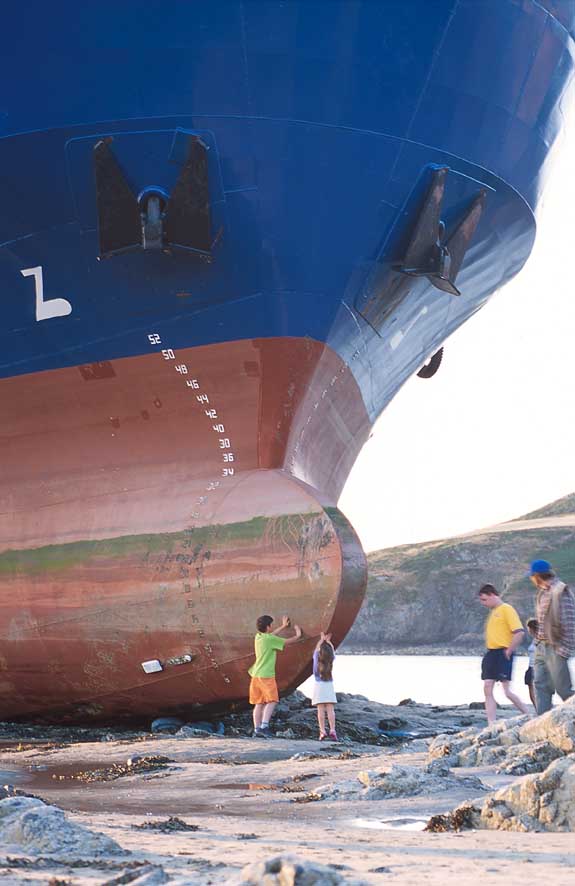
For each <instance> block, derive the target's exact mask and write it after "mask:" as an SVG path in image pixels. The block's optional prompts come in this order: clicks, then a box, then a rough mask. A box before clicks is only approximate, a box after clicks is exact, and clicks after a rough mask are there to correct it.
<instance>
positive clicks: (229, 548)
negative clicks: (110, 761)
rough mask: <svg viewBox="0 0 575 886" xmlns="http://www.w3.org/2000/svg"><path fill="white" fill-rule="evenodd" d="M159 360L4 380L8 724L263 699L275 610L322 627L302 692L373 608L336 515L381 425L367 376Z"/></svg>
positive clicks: (340, 367)
mask: <svg viewBox="0 0 575 886" xmlns="http://www.w3.org/2000/svg"><path fill="white" fill-rule="evenodd" d="M150 351H151V353H150V354H149V355H145V356H142V357H134V358H125V359H122V360H116V361H114V362H113V363H104V364H94V365H92V366H82V367H71V368H67V369H60V370H55V371H49V372H44V373H41V374H37V375H33V376H22V377H18V378H12V379H6V380H3V381H1V382H0V396H1V401H2V404H3V418H4V421H3V425H4V429H8V430H4V431H3V434H2V437H1V439H0V447H1V448H0V456H1V459H2V465H3V476H2V481H1V484H0V491H1V505H0V619H1V622H0V623H1V630H2V648H1V651H0V669H1V671H0V705H1V710H2V716H3V718H4V719H7V718H10V717H35V718H38V717H40V716H41V717H43V718H46V719H52V720H64V719H67V720H69V721H71V720H76V721H86V720H88V719H91V720H102V721H105V720H109V719H113V718H116V719H117V718H131V719H134V718H136V719H137V718H149V717H153V716H157V715H160V714H185V715H187V716H190V715H193V714H194V712H198V713H199V712H200V711H201V710H202V709H205V708H206V707H208V708H212V709H214V708H215V709H222V710H223V709H226V708H229V707H230V706H232V705H234V704H238V703H242V702H245V700H246V698H247V691H248V684H249V677H248V674H247V669H248V667H249V666H250V664H251V663H252V661H253V635H254V631H255V620H256V618H257V617H258V615H261V614H264V613H268V614H271V615H273V616H275V617H276V618H280V617H281V616H282V615H283V614H284V613H288V614H289V615H290V616H291V618H292V620H293V621H294V622H298V623H299V624H301V626H302V628H303V631H304V635H305V638H304V640H303V641H302V642H301V643H298V644H296V645H295V646H292V647H290V648H288V649H287V650H286V651H285V652H284V653H283V654H282V655H281V656H280V657H279V658H278V682H279V685H280V689H281V690H282V691H287V690H288V689H291V688H293V687H295V686H296V685H297V684H298V683H299V682H300V681H301V680H302V679H304V678H305V677H306V676H307V674H308V673H309V670H310V659H311V653H312V651H313V647H314V645H315V643H316V642H317V637H318V634H319V632H320V631H321V630H331V631H332V632H333V634H334V637H335V639H336V641H337V642H340V641H341V640H342V639H343V637H344V636H345V633H346V632H347V630H348V629H349V627H350V626H351V624H352V622H353V619H354V617H355V615H356V613H357V611H358V609H359V607H360V605H361V602H362V599H363V594H364V590H365V583H366V564H365V557H364V555H363V552H362V549H361V545H360V543H359V541H358V539H357V537H356V536H355V533H354V532H353V530H352V528H351V527H350V525H349V523H348V522H347V521H346V520H345V518H344V517H343V516H342V514H341V513H340V512H339V511H338V510H337V508H336V507H335V502H336V501H337V496H338V495H339V492H340V490H341V487H342V485H343V483H344V482H345V478H346V476H347V473H348V472H349V469H350V467H351V464H352V463H353V460H354V459H355V457H356V455H357V452H358V451H359V448H360V447H361V445H362V443H363V442H364V440H365V438H366V436H367V434H368V432H369V422H368V419H367V415H366V412H365V408H364V406H363V401H362V398H361V396H360V394H359V390H358V387H357V385H356V383H355V381H354V379H353V377H352V375H351V373H350V371H349V369H348V368H347V367H346V366H345V365H344V364H341V362H340V361H339V360H338V359H337V357H336V356H335V355H334V354H333V352H331V351H330V350H329V349H328V348H326V347H325V346H324V345H320V344H318V343H316V342H313V341H311V340H308V339H306V340H297V339H274V340H262V341H242V342H236V343H231V344H219V345H212V346H204V347H201V348H196V349H190V350H185V351H183V350H182V351H178V352H174V351H172V350H171V349H170V348H169V342H168V343H166V342H157V343H152V342H151V343H150ZM186 656H189V657H191V660H190V661H188V660H185V657H186ZM182 659H184V660H182ZM150 660H159V661H160V662H161V664H162V667H163V669H162V670H161V671H158V672H156V673H145V672H144V669H143V668H142V664H143V663H144V662H147V661H150ZM178 660H179V661H178Z"/></svg>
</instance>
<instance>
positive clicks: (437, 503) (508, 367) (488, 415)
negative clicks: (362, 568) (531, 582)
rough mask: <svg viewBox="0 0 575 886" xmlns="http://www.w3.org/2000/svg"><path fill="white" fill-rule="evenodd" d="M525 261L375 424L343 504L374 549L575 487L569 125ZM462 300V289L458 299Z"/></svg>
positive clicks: (572, 144) (483, 522)
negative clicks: (429, 371)
mask: <svg viewBox="0 0 575 886" xmlns="http://www.w3.org/2000/svg"><path fill="white" fill-rule="evenodd" d="M537 221H538V233H537V238H536V241H535V246H534V248H533V251H532V253H531V256H530V258H529V259H528V261H527V263H526V265H525V266H524V268H523V270H522V271H520V273H519V274H518V275H517V276H516V277H515V278H514V279H513V280H512V281H511V282H510V283H509V284H508V285H507V286H506V287H504V289H502V290H500V291H499V292H497V293H495V294H494V295H493V296H492V297H491V299H490V301H489V303H488V304H487V305H486V306H485V307H484V308H482V309H481V310H480V311H479V312H478V313H477V314H476V315H475V316H474V317H472V318H471V319H470V320H468V321H467V323H465V324H464V325H463V326H462V327H460V329H459V330H457V331H456V332H455V333H454V334H453V335H452V336H451V338H450V339H448V340H447V342H446V343H445V351H444V355H443V362H442V365H441V367H440V368H439V371H438V373H437V375H435V376H434V377H433V378H432V379H428V380H426V379H420V378H416V377H412V378H411V379H410V380H409V381H408V382H407V383H406V384H405V385H404V387H403V388H402V390H401V391H400V392H399V394H398V395H397V396H396V397H395V399H394V400H393V401H392V402H391V404H390V405H389V406H388V408H387V409H386V410H385V412H384V413H383V415H382V416H381V417H380V419H379V421H378V422H377V424H376V426H375V428H374V432H373V436H372V437H371V439H370V440H369V441H368V442H367V443H366V445H365V446H364V448H363V450H362V452H361V454H360V456H359V458H358V460H357V462H356V464H355V466H354V468H353V470H352V472H351V474H350V477H349V479H348V482H347V484H346V486H345V489H344V491H343V493H342V496H341V499H340V502H339V507H340V508H341V510H342V511H343V513H344V514H345V515H346V516H347V517H348V518H349V519H350V520H351V522H352V524H353V526H354V527H355V529H356V531H357V533H358V534H359V537H360V539H361V541H362V543H363V546H364V548H365V550H366V551H373V550H377V549H379V548H384V547H390V546H393V545H399V544H406V543H408V542H417V541H425V540H430V539H435V538H445V537H449V536H453V535H458V534H461V533H465V532H467V531H469V530H472V529H478V528H481V527H483V526H490V525H493V524H495V523H500V522H503V521H505V520H509V519H512V518H514V517H518V516H520V515H521V514H524V513H526V512H528V511H531V510H534V509H535V508H538V507H541V506H542V505H545V504H547V503H548V502H551V501H553V500H554V499H557V498H561V496H563V495H567V494H568V493H571V492H575V396H574V394H575V126H573V125H570V127H569V131H568V133H565V134H564V135H563V136H562V138H561V141H560V143H559V144H558V146H557V147H556V150H555V154H554V159H553V163H552V165H551V169H550V175H549V180H548V182H547V186H546V189H545V192H544V197H543V200H542V202H541V204H540V206H539V209H538V213H537ZM463 297H464V296H463Z"/></svg>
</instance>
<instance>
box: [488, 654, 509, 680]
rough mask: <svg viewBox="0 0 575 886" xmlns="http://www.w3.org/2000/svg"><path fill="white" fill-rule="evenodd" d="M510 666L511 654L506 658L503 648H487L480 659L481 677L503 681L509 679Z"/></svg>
mask: <svg viewBox="0 0 575 886" xmlns="http://www.w3.org/2000/svg"><path fill="white" fill-rule="evenodd" d="M512 668H513V656H511V658H507V656H506V655H505V650H504V649H488V650H487V652H486V653H485V655H484V656H483V659H482V661H481V679H482V680H499V681H501V682H502V683H505V682H507V681H509V680H511V671H512Z"/></svg>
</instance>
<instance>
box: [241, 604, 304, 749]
mask: <svg viewBox="0 0 575 886" xmlns="http://www.w3.org/2000/svg"><path fill="white" fill-rule="evenodd" d="M273 621H274V620H273V618H272V617H271V615H260V617H259V618H258V620H257V622H256V627H257V629H258V632H257V634H256V636H255V639H254V648H255V653H256V660H255V662H254V664H253V665H252V666H251V668H250V669H249V671H248V673H249V675H250V677H251V678H252V679H251V682H250V704H253V705H254V713H253V717H254V733H253V734H254V738H267V737H268V736H269V735H270V720H271V717H272V714H273V712H274V710H275V707H276V704H277V703H278V701H279V694H278V687H277V683H276V655H277V653H278V652H282V651H283V649H284V647H285V646H289V645H290V644H291V643H296V642H297V641H298V640H299V638H300V637H301V628H300V627H299V626H298V625H294V631H295V635H294V636H293V637H289V638H288V639H286V638H285V637H278V634H279V633H280V632H281V631H283V630H285V629H286V628H289V626H290V624H291V623H290V620H289V618H288V616H287V615H284V617H283V618H282V623H281V626H280V627H279V628H277V630H275V631H272V624H273Z"/></svg>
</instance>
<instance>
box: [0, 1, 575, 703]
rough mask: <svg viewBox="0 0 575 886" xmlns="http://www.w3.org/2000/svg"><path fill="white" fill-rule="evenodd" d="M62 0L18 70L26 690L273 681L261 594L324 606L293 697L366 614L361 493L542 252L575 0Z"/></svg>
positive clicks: (164, 695) (15, 634)
mask: <svg viewBox="0 0 575 886" xmlns="http://www.w3.org/2000/svg"><path fill="white" fill-rule="evenodd" d="M62 5H63V8H64V12H63V15H62V17H61V18H59V19H56V17H54V16H52V15H48V14H47V11H46V10H45V9H44V7H43V6H42V5H41V4H38V5H37V8H36V4H32V6H33V7H34V8H33V9H32V10H31V9H27V10H26V11H25V13H24V12H23V11H20V10H18V9H11V11H10V13H9V14H8V15H7V20H6V23H5V25H6V26H5V36H4V41H5V47H4V49H5V51H4V53H3V56H2V60H1V61H0V67H1V66H3V68H2V71H3V76H4V82H6V83H10V88H9V89H8V90H7V92H6V95H5V96H4V100H3V102H2V103H0V175H1V177H2V195H3V202H2V212H1V213H0V299H1V301H0V305H1V307H2V311H3V324H2V327H1V328H0V403H1V405H2V426H1V431H0V463H1V465H2V473H1V477H0V631H1V636H2V649H1V654H0V703H1V705H2V710H3V716H5V717H33V718H39V717H45V718H50V719H54V720H63V719H68V720H74V719H75V720H77V721H85V720H87V719H92V720H106V719H111V718H114V719H117V718H121V717H127V718H132V719H133V718H138V717H140V718H142V717H152V716H155V715H159V714H174V713H177V714H181V715H185V716H194V715H195V713H196V712H199V711H202V710H205V709H206V708H209V709H217V710H221V709H224V708H226V707H229V706H230V705H232V706H233V705H236V704H242V703H243V704H245V701H246V695H247V688H248V675H247V669H248V667H249V665H250V663H251V662H252V660H253V632H254V624H255V619H256V618H257V616H259V615H261V614H263V613H264V612H268V613H270V614H272V615H275V616H276V618H279V617H280V616H281V615H282V614H283V613H284V612H286V611H287V612H289V614H290V616H291V617H292V619H293V620H295V621H297V622H299V623H301V625H302V628H303V629H304V639H303V640H302V641H301V643H299V644H297V645H295V646H294V647H290V648H289V650H287V651H286V652H285V654H284V655H283V656H282V657H281V665H280V667H279V670H278V682H279V685H280V689H281V691H282V692H285V691H287V690H288V689H291V688H293V687H294V686H296V685H298V683H299V682H300V681H301V680H302V679H304V678H305V677H306V676H307V675H308V673H309V667H310V658H311V653H312V650H313V648H314V646H315V643H316V642H317V637H318V635H319V633H320V631H321V630H330V631H332V632H333V634H334V638H335V640H336V642H338V643H339V642H340V641H341V640H342V639H343V637H344V636H345V634H346V632H347V630H348V629H349V627H350V626H351V624H352V622H353V619H354V617H355V615H356V613H357V611H358V608H359V606H360V605H361V601H362V598H363V594H364V590H365V584H366V563H365V557H364V554H363V552H362V549H361V544H360V542H359V540H358V539H357V537H356V535H355V533H354V531H353V529H352V527H351V526H350V525H349V523H348V522H347V520H346V519H345V517H344V516H343V515H342V514H341V513H340V512H339V510H338V508H337V502H338V498H339V495H340V492H341V490H342V488H343V485H344V483H345V481H346V478H347V476H348V474H349V471H350V469H351V466H352V465H353V463H354V461H355V459H356V457H357V455H358V453H359V451H360V449H361V447H362V445H363V443H364V442H365V440H366V439H367V437H368V436H369V433H370V430H371V428H372V426H373V424H374V422H375V421H376V420H377V417H378V416H379V415H380V414H381V412H382V410H383V409H384V408H385V406H386V405H387V404H388V403H389V402H390V400H391V399H392V397H393V396H394V395H395V394H396V393H397V391H398V390H399V388H400V387H401V385H402V384H403V383H404V382H405V380H406V379H407V378H409V377H410V375H412V374H413V373H414V372H415V371H416V370H418V369H419V367H420V366H421V365H422V364H423V363H424V361H426V360H427V359H428V358H429V357H430V355H432V354H434V353H435V352H436V351H437V349H438V348H439V347H440V346H441V345H442V343H443V342H444V340H445V339H446V338H447V337H448V336H449V334H450V333H451V332H453V331H454V330H455V329H456V328H457V327H458V326H459V325H461V323H463V322H464V321H465V320H466V319H467V318H469V317H470V316H471V315H472V314H473V313H475V311H477V310H478V309H479V308H480V307H481V306H482V305H483V304H484V303H485V302H486V300H487V299H488V298H489V297H490V295H492V293H493V292H494V291H496V290H497V289H498V288H499V287H500V286H502V285H504V284H505V282H506V281H507V280H509V279H510V278H511V277H512V276H513V275H514V274H516V273H517V272H518V271H519V270H520V268H521V267H522V265H523V264H524V262H525V261H526V259H527V257H528V255H529V252H530V250H531V247H532V243H533V239H534V236H535V222H534V214H533V213H534V209H535V207H536V203H537V200H538V196H539V193H540V190H541V186H542V181H543V176H544V172H545V169H546V164H547V159H548V155H549V151H550V147H551V146H552V145H553V142H554V141H555V138H556V135H557V131H558V127H559V122H560V117H561V111H562V108H563V107H564V105H565V104H566V103H567V101H568V97H569V96H570V94H571V93H570V92H569V89H570V85H572V74H573V56H574V51H573V37H572V34H573V20H574V19H575V15H570V14H569V10H568V9H567V8H563V7H562V5H561V4H560V3H559V4H558V3H556V2H552V0H549V2H544V3H534V2H530V0H522V2H519V0H486V2H484V3H481V4H477V3H475V2H471V0H469V2H467V0H461V2H451V0H445V2H439V3H437V4H429V3H427V2H423V0H421V2H419V0H413V2H412V3H408V4H406V3H403V2H402V3H394V2H392V3H374V2H357V3H351V2H347V0H342V2H338V0H333V2H331V0H330V2H321V0H319V2H317V3H309V2H307V0H306V2H298V0H292V2H289V3H274V2H266V3H258V2H250V3H240V2H236V0H229V2H224V0H222V2H218V3H204V2H199V0H198V2H194V3H190V4H172V3H164V4H155V3H151V4H147V6H146V10H145V15H143V14H142V10H141V8H140V6H139V5H137V4H135V3H134V4H132V3H126V4H123V5H122V8H121V10H118V9H117V8H116V7H113V6H112V5H109V8H108V4H107V3H106V2H104V4H103V5H102V4H100V5H99V7H98V9H97V10H95V9H92V8H90V7H89V6H88V5H81V6H78V5H77V4H75V3H71V2H65V3H63V4H62ZM31 22H32V23H33V26H32V25H31ZM30 53H33V56H34V65H33V66H31V65H30ZM489 59H491V61H489ZM422 383H423V382H422ZM376 481H377V478H374V485H375V483H376ZM378 494H384V491H381V492H380V493H378ZM150 662H152V663H157V667H152V668H151V669H150V667H147V668H146V667H145V666H146V665H148V666H149V664H150Z"/></svg>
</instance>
